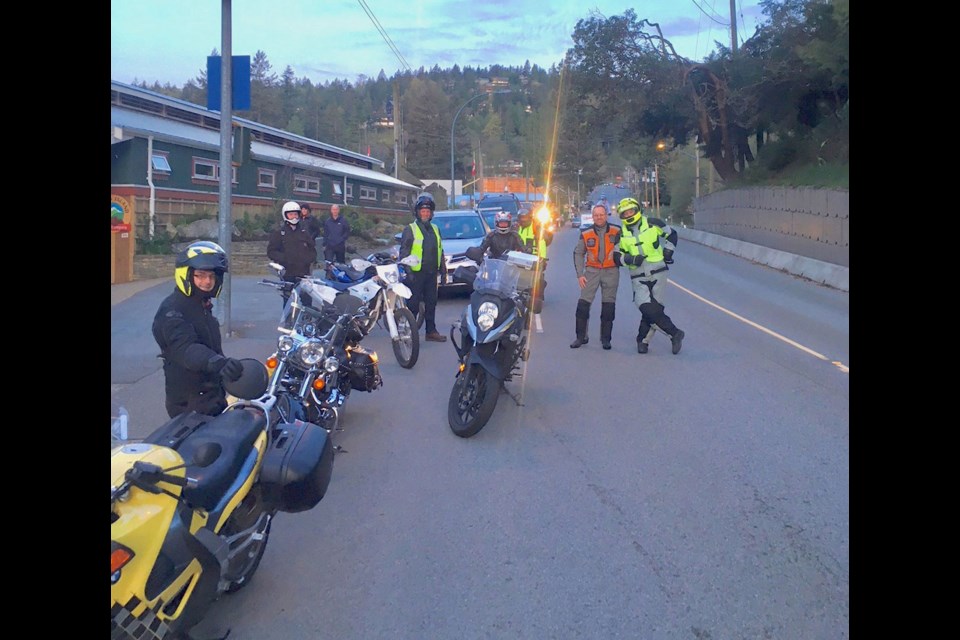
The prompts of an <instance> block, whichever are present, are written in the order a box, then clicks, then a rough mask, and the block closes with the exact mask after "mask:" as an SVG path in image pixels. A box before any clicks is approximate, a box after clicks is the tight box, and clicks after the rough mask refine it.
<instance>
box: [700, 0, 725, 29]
mask: <svg viewBox="0 0 960 640" xmlns="http://www.w3.org/2000/svg"><path fill="white" fill-rule="evenodd" d="M690 2H692V3H693V4H694V6H696V7H697V9H700V11H701V12H702V13H703V15H705V16H707V17H708V18H710V19H711V20H713V21H714V22H716V23H717V24H719V25H720V26H723V27H729V26H730V23H729V22H722V21H720V20H717V18H715V17H714V16H712V15H710V14H709V13H707V10H706V9H704V8H703V7H701V6H700V3H698V2H697V0H690Z"/></svg>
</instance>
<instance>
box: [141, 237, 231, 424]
mask: <svg viewBox="0 0 960 640" xmlns="http://www.w3.org/2000/svg"><path fill="white" fill-rule="evenodd" d="M226 272H227V254H226V253H225V252H224V250H223V248H222V247H221V246H220V245H218V244H217V243H215V242H208V241H206V240H201V241H199V242H194V243H192V244H191V245H190V246H188V247H187V248H186V249H184V250H183V251H181V252H180V253H179V254H178V255H177V260H176V263H175V270H174V278H173V279H174V281H175V282H176V284H177V286H176V288H175V289H174V290H173V293H171V294H170V295H169V296H167V297H166V298H164V300H163V302H161V303H160V307H159V308H158V309H157V313H156V315H155V316H154V318H153V327H152V330H153V338H154V339H155V340H156V341H157V345H158V346H159V347H160V357H161V358H163V375H164V379H165V392H166V401H165V402H166V409H167V414H168V415H169V416H170V417H171V418H173V417H175V416H177V415H179V414H181V413H184V412H186V411H196V412H198V413H203V414H207V415H217V414H219V413H221V412H222V411H223V410H224V409H226V408H227V396H226V391H224V388H223V382H222V378H226V379H227V380H237V379H239V378H240V376H241V375H242V374H243V364H242V363H241V362H240V361H239V360H235V359H233V358H227V357H225V356H224V355H223V349H222V347H221V344H220V323H219V322H218V321H217V319H216V317H214V315H213V313H212V309H213V301H212V300H211V298H216V297H217V296H218V295H220V289H221V288H222V287H223V274H224V273H226Z"/></svg>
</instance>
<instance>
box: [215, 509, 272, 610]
mask: <svg viewBox="0 0 960 640" xmlns="http://www.w3.org/2000/svg"><path fill="white" fill-rule="evenodd" d="M248 499H249V496H248ZM255 515H256V516H259V510H258V509H256V510H255V511H254V512H244V511H243V505H241V506H240V507H239V508H238V509H237V511H236V512H234V513H233V515H231V516H230V518H229V519H228V520H227V522H226V524H224V525H223V529H221V530H220V535H222V536H230V535H232V534H235V533H238V532H240V531H243V530H244V529H246V528H248V527H251V526H253V523H254V522H255V521H256V520H255V518H254V516H255ZM272 524H273V521H272V520H271V521H270V522H267V526H266V528H265V529H264V530H263V538H262V539H261V540H259V541H253V543H252V546H253V549H251V550H250V552H249V555H248V556H247V563H246V564H245V566H244V568H243V569H242V571H241V572H240V575H239V576H237V578H236V579H235V580H231V581H230V583H229V584H228V585H227V588H226V589H225V591H226V593H236V592H237V591H239V590H240V589H242V588H243V587H245V586H246V585H247V584H248V583H249V582H250V579H251V578H252V577H253V574H254V573H255V572H256V571H257V568H258V567H259V566H260V560H262V559H263V552H264V551H266V550H267V542H268V541H269V540H270V526H271V525H272Z"/></svg>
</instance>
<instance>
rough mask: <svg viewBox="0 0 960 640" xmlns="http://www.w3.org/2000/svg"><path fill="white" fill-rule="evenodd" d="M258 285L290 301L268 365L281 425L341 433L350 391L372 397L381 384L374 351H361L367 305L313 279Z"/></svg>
mask: <svg viewBox="0 0 960 640" xmlns="http://www.w3.org/2000/svg"><path fill="white" fill-rule="evenodd" d="M273 266H274V267H275V268H278V269H279V270H282V269H283V267H281V266H280V265H278V264H276V263H273ZM260 284H263V285H268V286H272V287H274V288H277V289H278V290H280V292H281V294H283V293H286V294H287V295H288V296H289V297H288V299H287V303H286V304H285V305H284V309H283V315H282V316H281V319H280V324H279V325H278V326H277V331H278V332H279V334H280V335H279V337H278V339H277V350H276V351H275V352H274V353H273V354H271V355H270V356H269V357H268V358H267V360H266V365H267V370H268V372H269V385H268V387H267V393H270V394H273V395H276V396H277V397H278V413H279V415H280V416H281V417H282V418H283V419H284V420H286V421H288V422H290V421H292V420H294V419H300V420H305V421H307V422H311V423H315V424H319V425H320V426H322V427H323V428H324V429H326V430H327V431H328V432H332V431H335V430H339V428H340V427H339V425H340V409H341V407H342V406H343V404H344V402H345V401H346V399H347V397H349V395H350V392H351V391H352V390H356V391H368V392H372V391H374V390H375V389H377V388H379V387H380V386H381V385H382V384H383V378H381V376H380V368H379V364H378V363H379V358H378V357H377V353H376V351H372V350H370V351H368V350H366V349H364V348H363V347H362V346H360V341H361V340H362V339H363V337H364V336H365V335H366V334H365V333H364V331H363V328H362V326H361V323H363V322H365V321H366V319H367V317H368V315H369V312H368V309H367V307H366V305H364V303H363V301H362V300H360V298H358V297H356V296H355V295H353V294H351V293H349V292H341V291H338V290H337V289H334V288H333V287H330V286H329V285H327V284H326V283H325V282H324V281H323V280H320V279H316V278H310V277H305V278H301V279H300V280H299V281H298V282H296V283H290V282H286V281H283V280H281V281H271V280H266V279H264V280H261V281H260ZM288 400H291V401H288ZM335 448H336V450H337V451H342V449H341V448H340V447H335Z"/></svg>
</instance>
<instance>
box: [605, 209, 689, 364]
mask: <svg viewBox="0 0 960 640" xmlns="http://www.w3.org/2000/svg"><path fill="white" fill-rule="evenodd" d="M617 212H618V213H619V214H620V220H621V221H622V222H623V233H622V235H621V238H620V251H621V253H622V257H621V262H623V264H625V265H626V266H627V269H629V273H630V283H631V285H633V301H634V302H635V303H636V305H637V307H638V308H639V309H640V327H639V329H638V330H637V353H646V352H647V349H648V347H649V342H650V337H652V336H651V335H650V330H651V328H652V327H653V325H657V326H658V327H659V328H660V329H662V330H663V331H664V333H666V334H667V335H668V336H670V343H671V346H672V351H673V353H674V354H677V353H680V347H681V345H682V344H683V336H684V333H683V331H681V330H680V329H678V328H677V326H676V325H675V324H673V321H672V320H671V319H670V316H668V315H667V314H666V313H664V309H663V294H664V293H666V290H667V270H668V269H669V268H670V267H668V266H667V264H669V263H672V262H673V251H674V249H675V248H676V242H677V232H676V231H675V230H673V229H672V228H670V226H669V225H667V224H665V223H664V222H663V221H662V220H657V219H655V218H654V219H649V218H647V217H646V216H644V215H643V211H642V209H641V208H640V203H639V202H637V201H636V200H635V199H634V198H624V199H623V200H621V201H620V204H618V205H617Z"/></svg>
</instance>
